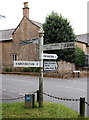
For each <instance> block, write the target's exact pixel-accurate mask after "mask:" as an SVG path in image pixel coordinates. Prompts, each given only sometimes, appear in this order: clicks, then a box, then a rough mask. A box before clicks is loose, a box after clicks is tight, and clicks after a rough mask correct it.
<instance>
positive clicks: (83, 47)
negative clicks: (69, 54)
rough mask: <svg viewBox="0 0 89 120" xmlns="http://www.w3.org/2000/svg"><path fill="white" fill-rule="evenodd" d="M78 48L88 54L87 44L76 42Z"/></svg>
mask: <svg viewBox="0 0 89 120" xmlns="http://www.w3.org/2000/svg"><path fill="white" fill-rule="evenodd" d="M75 45H76V46H77V47H79V48H81V49H82V50H83V51H84V53H87V47H86V44H85V43H81V42H76V44H75Z"/></svg>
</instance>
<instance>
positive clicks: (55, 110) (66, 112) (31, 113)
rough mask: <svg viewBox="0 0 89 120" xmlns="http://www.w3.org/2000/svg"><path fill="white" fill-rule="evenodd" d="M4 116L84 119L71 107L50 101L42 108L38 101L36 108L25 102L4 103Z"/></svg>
mask: <svg viewBox="0 0 89 120" xmlns="http://www.w3.org/2000/svg"><path fill="white" fill-rule="evenodd" d="M2 116H3V120H4V118H9V119H10V118H12V119H13V118H25V119H26V118H34V119H35V118H71V119H70V120H73V118H78V119H77V120H82V118H80V117H79V114H78V113H77V112H75V111H73V110H71V109H70V108H67V107H66V106H64V105H62V104H57V103H48V102H44V104H43V107H42V108H39V107H38V104H37V103H36V104H35V107H34V108H25V104H24V103H2ZM9 119H8V120H9ZM65 120H66V119H65ZM87 120H89V119H87Z"/></svg>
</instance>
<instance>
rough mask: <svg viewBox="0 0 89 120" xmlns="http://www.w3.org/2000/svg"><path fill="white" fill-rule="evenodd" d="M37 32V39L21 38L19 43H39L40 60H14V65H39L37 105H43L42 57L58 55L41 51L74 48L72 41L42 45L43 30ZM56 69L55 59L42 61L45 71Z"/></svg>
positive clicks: (49, 57)
mask: <svg viewBox="0 0 89 120" xmlns="http://www.w3.org/2000/svg"><path fill="white" fill-rule="evenodd" d="M38 33H39V39H38V38H37V39H31V40H21V41H20V44H21V45H25V44H33V43H39V46H40V47H39V60H40V61H14V67H41V69H40V76H39V107H42V106H43V59H57V58H58V56H57V55H56V54H47V53H43V51H47V50H60V49H65V48H74V42H66V43H54V44H47V45H43V36H44V31H43V29H42V28H41V29H40V31H38ZM56 69H57V63H56V62H55V61H45V62H44V70H45V71H53V70H56Z"/></svg>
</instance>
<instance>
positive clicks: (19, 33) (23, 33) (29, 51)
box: [12, 17, 39, 61]
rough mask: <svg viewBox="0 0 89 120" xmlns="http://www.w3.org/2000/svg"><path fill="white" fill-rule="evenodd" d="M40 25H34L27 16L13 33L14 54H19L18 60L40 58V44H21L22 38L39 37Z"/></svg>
mask: <svg viewBox="0 0 89 120" xmlns="http://www.w3.org/2000/svg"><path fill="white" fill-rule="evenodd" d="M38 31H39V27H38V26H36V25H34V24H33V23H32V22H31V21H29V20H28V19H27V18H26V17H24V18H23V20H22V22H21V24H20V25H19V26H18V27H17V29H16V30H15V32H14V34H13V44H12V54H17V55H18V60H27V61H28V60H30V61H31V60H33V61H34V60H38V59H39V55H38V45H37V44H27V45H21V44H20V41H21V40H29V39H31V38H39V34H38Z"/></svg>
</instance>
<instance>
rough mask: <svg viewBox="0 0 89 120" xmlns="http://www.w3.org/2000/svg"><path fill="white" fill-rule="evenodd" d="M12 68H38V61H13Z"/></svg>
mask: <svg viewBox="0 0 89 120" xmlns="http://www.w3.org/2000/svg"><path fill="white" fill-rule="evenodd" d="M14 67H40V61H14Z"/></svg>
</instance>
